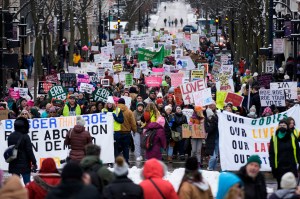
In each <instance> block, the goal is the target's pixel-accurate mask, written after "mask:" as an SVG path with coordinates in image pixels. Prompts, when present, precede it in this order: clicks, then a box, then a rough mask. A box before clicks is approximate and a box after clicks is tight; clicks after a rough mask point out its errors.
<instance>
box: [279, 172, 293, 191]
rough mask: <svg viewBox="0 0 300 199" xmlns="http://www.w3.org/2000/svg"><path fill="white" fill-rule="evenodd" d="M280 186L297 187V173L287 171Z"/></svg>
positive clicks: (284, 187)
mask: <svg viewBox="0 0 300 199" xmlns="http://www.w3.org/2000/svg"><path fill="white" fill-rule="evenodd" d="M280 186H281V188H282V189H294V188H296V187H297V182H296V178H295V175H294V174H293V173H292V172H287V173H286V174H284V175H283V176H282V178H281V181H280Z"/></svg>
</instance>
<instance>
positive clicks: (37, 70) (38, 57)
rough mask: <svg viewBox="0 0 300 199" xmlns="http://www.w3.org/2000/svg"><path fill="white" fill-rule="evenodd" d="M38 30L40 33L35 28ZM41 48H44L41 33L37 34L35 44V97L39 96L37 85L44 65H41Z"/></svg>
mask: <svg viewBox="0 0 300 199" xmlns="http://www.w3.org/2000/svg"><path fill="white" fill-rule="evenodd" d="M35 30H36V32H37V33H38V31H39V29H38V27H36V28H35ZM41 48H42V38H41V36H40V35H39V34H37V36H36V40H35V46H34V59H35V65H34V99H36V98H37V85H38V81H39V79H40V77H41V76H42V67H41V62H42V60H41V57H42V54H41V52H42V51H41Z"/></svg>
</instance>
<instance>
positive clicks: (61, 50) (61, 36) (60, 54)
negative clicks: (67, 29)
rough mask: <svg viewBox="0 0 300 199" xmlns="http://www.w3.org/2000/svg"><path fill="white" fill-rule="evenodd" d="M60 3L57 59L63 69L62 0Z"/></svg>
mask: <svg viewBox="0 0 300 199" xmlns="http://www.w3.org/2000/svg"><path fill="white" fill-rule="evenodd" d="M59 3H60V13H59V58H60V60H59V61H60V66H59V67H60V69H63V68H64V54H63V53H64V49H63V47H64V44H63V34H64V33H63V10H62V0H60V1H59Z"/></svg>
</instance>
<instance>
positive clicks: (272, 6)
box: [268, 0, 274, 56]
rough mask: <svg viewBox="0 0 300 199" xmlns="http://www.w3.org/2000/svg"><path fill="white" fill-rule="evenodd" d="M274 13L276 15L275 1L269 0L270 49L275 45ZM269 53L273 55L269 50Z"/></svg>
mask: <svg viewBox="0 0 300 199" xmlns="http://www.w3.org/2000/svg"><path fill="white" fill-rule="evenodd" d="M273 15H274V1H273V0H269V40H268V44H269V49H272V48H273V47H272V46H273ZM269 55H270V56H272V53H271V52H269Z"/></svg>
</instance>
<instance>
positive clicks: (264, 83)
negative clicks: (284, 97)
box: [257, 74, 273, 89]
mask: <svg viewBox="0 0 300 199" xmlns="http://www.w3.org/2000/svg"><path fill="white" fill-rule="evenodd" d="M272 79H273V75H272V74H263V75H258V76H257V82H258V84H259V85H260V87H264V88H267V89H268V88H270V83H271V82H272Z"/></svg>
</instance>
